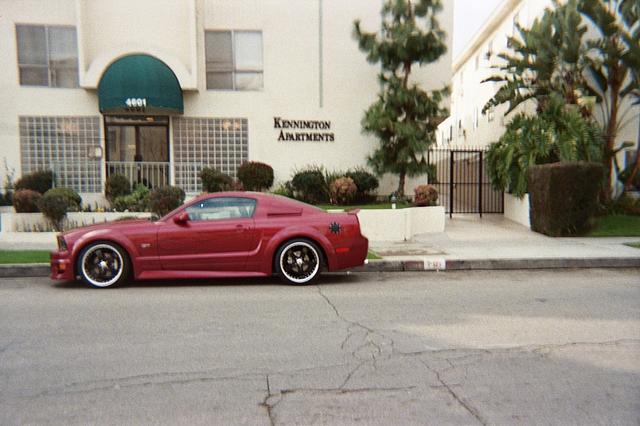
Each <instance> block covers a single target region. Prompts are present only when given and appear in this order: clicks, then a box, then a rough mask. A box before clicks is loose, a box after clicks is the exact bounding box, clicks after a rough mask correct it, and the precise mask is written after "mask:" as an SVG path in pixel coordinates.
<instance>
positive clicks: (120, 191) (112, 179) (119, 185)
mask: <svg viewBox="0 0 640 426" xmlns="http://www.w3.org/2000/svg"><path fill="white" fill-rule="evenodd" d="M104 194H105V196H106V197H107V200H109V201H110V202H113V201H114V200H115V199H116V198H118V197H123V196H125V195H129V194H131V182H129V179H127V177H126V176H125V175H121V174H114V175H111V176H109V177H108V178H107V181H106V182H105V183H104Z"/></svg>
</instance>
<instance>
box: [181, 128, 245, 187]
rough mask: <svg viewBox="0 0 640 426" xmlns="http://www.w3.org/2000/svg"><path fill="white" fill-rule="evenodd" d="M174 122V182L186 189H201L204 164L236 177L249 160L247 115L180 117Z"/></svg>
mask: <svg viewBox="0 0 640 426" xmlns="http://www.w3.org/2000/svg"><path fill="white" fill-rule="evenodd" d="M172 122H173V153H174V159H175V164H174V167H175V183H176V185H178V186H179V187H181V188H182V189H184V190H185V191H186V192H200V191H202V183H201V181H200V178H199V177H198V174H199V173H200V170H201V169H202V168H203V167H214V168H216V169H217V170H219V171H221V172H222V173H226V174H228V175H229V176H232V177H235V176H236V170H237V169H238V166H239V165H240V164H242V163H243V162H245V161H247V160H248V159H249V142H248V138H249V136H248V123H247V119H246V118H196V117H180V118H175V119H172Z"/></svg>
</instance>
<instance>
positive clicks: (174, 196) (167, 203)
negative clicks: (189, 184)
mask: <svg viewBox="0 0 640 426" xmlns="http://www.w3.org/2000/svg"><path fill="white" fill-rule="evenodd" d="M184 196H185V194H184V191H183V190H182V188H178V187H177V186H162V187H160V188H155V189H154V190H152V191H151V193H150V194H149V209H150V210H151V211H152V212H153V213H155V214H157V215H158V216H164V215H166V214H167V213H169V212H170V211H171V210H173V209H175V208H178V207H180V205H181V204H182V203H183V202H184Z"/></svg>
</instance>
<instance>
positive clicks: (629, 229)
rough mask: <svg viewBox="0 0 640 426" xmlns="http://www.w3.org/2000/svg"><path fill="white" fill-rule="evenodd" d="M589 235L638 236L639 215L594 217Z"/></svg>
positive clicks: (639, 232) (639, 230)
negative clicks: (594, 222)
mask: <svg viewBox="0 0 640 426" xmlns="http://www.w3.org/2000/svg"><path fill="white" fill-rule="evenodd" d="M589 236H590V237H640V216H631V215H624V214H616V215H610V216H602V217H597V218H596V226H595V227H594V228H593V230H592V231H591V233H589Z"/></svg>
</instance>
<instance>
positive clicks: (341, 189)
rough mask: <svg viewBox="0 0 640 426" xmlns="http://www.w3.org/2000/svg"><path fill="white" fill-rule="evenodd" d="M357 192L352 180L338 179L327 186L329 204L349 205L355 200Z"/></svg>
mask: <svg viewBox="0 0 640 426" xmlns="http://www.w3.org/2000/svg"><path fill="white" fill-rule="evenodd" d="M357 192H358V187H357V186H356V184H355V183H354V182H353V179H351V178H348V177H341V178H338V179H336V180H334V181H333V182H331V185H329V193H330V194H331V204H339V205H345V204H350V203H352V202H353V200H354V199H355V197H356V193H357Z"/></svg>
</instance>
